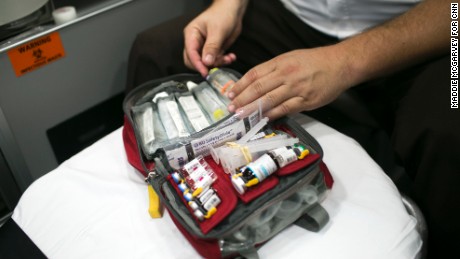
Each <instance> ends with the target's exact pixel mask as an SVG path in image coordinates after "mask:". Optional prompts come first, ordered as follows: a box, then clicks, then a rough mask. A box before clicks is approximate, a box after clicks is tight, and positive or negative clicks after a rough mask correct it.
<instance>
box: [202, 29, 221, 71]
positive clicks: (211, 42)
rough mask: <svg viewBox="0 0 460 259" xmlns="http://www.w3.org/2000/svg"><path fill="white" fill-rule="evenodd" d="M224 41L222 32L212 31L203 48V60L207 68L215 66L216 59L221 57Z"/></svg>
mask: <svg viewBox="0 0 460 259" xmlns="http://www.w3.org/2000/svg"><path fill="white" fill-rule="evenodd" d="M223 41H224V35H223V34H222V32H221V30H210V31H209V33H208V35H207V38H206V41H205V43H204V46H203V53H202V59H203V63H204V65H206V66H212V65H214V62H215V61H216V57H218V56H219V53H221V52H222V51H223V50H222V43H223Z"/></svg>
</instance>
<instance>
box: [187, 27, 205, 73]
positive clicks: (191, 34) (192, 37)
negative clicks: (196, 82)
mask: <svg viewBox="0 0 460 259" xmlns="http://www.w3.org/2000/svg"><path fill="white" fill-rule="evenodd" d="M184 34H185V35H184V37H185V49H184V52H185V53H184V62H185V64H186V65H188V66H189V67H190V68H192V69H196V70H197V71H198V72H199V73H200V74H201V75H202V76H206V75H207V74H208V68H207V67H206V65H205V64H204V63H203V61H202V60H201V50H202V47H203V42H204V37H203V35H202V34H201V33H200V31H199V30H198V29H195V28H192V29H186V30H185V32H184Z"/></svg>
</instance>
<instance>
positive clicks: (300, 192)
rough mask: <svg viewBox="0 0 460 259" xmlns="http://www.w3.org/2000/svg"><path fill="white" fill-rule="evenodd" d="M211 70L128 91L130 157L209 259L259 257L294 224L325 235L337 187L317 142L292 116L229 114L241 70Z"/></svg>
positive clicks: (127, 145)
mask: <svg viewBox="0 0 460 259" xmlns="http://www.w3.org/2000/svg"><path fill="white" fill-rule="evenodd" d="M213 72H216V73H214V75H213V74H210V76H209V77H208V78H207V79H203V78H202V77H201V76H199V75H198V74H178V75H174V76H170V77H166V78H161V79H157V80H153V81H149V82H146V83H144V84H142V85H140V86H139V87H137V88H135V89H134V90H132V91H131V92H129V93H128V94H127V96H126V97H125V100H124V102H123V109H124V112H125V121H124V129H123V139H124V145H125V150H126V153H127V158H128V160H129V163H130V164H131V165H132V166H134V167H135V168H136V169H137V170H138V171H139V172H140V173H141V174H143V175H144V176H145V179H146V182H147V183H148V184H149V185H150V186H151V187H153V190H154V191H155V193H156V194H157V195H158V197H159V201H160V202H161V204H162V205H163V206H164V207H166V209H167V210H168V212H169V214H170V216H171V218H172V219H173V221H174V223H175V224H176V226H177V228H178V229H179V230H180V232H181V233H182V234H183V235H184V236H185V237H186V238H187V240H188V241H189V242H190V244H191V245H192V246H193V247H194V248H195V249H196V250H197V252H198V253H199V254H200V255H201V256H203V257H205V258H222V257H224V258H230V257H235V256H243V257H250V256H254V254H256V253H257V248H258V247H259V246H260V245H263V244H264V243H266V242H267V241H268V240H270V239H271V238H272V237H273V236H275V235H276V234H278V233H279V232H280V231H281V230H283V229H285V228H286V227H288V226H290V225H292V224H297V225H299V226H301V227H303V228H305V229H307V230H310V231H319V230H320V229H321V228H322V227H323V226H324V225H325V224H326V223H327V222H328V220H329V216H328V213H327V212H326V211H325V210H324V208H323V207H322V206H321V204H320V203H321V201H322V200H324V198H325V197H326V196H327V193H328V190H329V189H330V188H332V185H333V179H332V177H331V175H330V173H329V171H328V169H327V167H326V165H325V164H324V163H323V162H322V157H323V151H322V149H321V146H320V145H319V143H318V142H317V141H316V140H315V139H314V138H313V137H312V136H311V135H310V134H309V133H308V132H307V131H306V130H305V129H304V128H302V127H301V126H300V125H299V124H298V123H297V122H296V121H294V120H293V119H291V118H289V117H283V118H281V119H278V120H276V121H270V122H267V119H266V118H263V117H262V114H261V112H260V111H254V112H253V113H251V114H249V116H247V117H245V118H240V117H238V116H236V115H235V114H228V111H227V110H226V105H227V104H228V99H226V98H225V97H224V96H225V95H224V94H223V93H224V92H225V91H226V90H228V89H230V88H231V86H232V83H234V82H235V81H236V80H238V78H239V77H240V75H239V74H238V73H237V72H235V71H232V70H227V69H226V70H222V69H220V70H219V71H215V70H213ZM217 72H218V73H222V75H221V74H218V73H217ZM159 220H161V219H159ZM291 242H295V240H292V241H291Z"/></svg>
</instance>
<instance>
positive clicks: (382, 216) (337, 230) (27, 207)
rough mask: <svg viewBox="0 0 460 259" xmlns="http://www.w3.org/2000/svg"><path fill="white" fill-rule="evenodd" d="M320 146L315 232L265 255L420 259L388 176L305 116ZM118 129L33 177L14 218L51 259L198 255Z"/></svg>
mask: <svg viewBox="0 0 460 259" xmlns="http://www.w3.org/2000/svg"><path fill="white" fill-rule="evenodd" d="M293 117H294V118H295V119H296V120H297V121H298V122H299V123H300V124H301V125H302V126H303V127H305V128H306V130H307V131H308V132H310V134H311V135H313V136H314V137H315V138H316V139H317V140H318V142H319V143H320V144H321V145H322V148H323V150H324V161H325V163H326V164H327V165H328V167H329V169H330V171H331V173H332V175H333V177H334V181H335V182H334V186H333V188H332V190H331V191H330V193H329V194H328V196H327V198H326V199H325V200H324V202H323V206H324V208H325V209H326V210H327V211H328V212H329V214H330V221H329V223H328V224H327V225H326V226H325V227H324V228H323V229H322V230H321V231H320V232H318V233H314V232H309V231H306V230H304V229H302V228H300V227H298V226H291V227H289V228H287V229H285V230H284V231H282V232H281V233H280V234H278V235H277V236H275V237H274V238H273V239H271V240H270V241H269V242H267V243H266V244H265V245H263V246H262V247H261V248H260V250H259V255H260V257H261V258H315V259H316V258H334V259H336V258H341V259H343V258H353V259H356V258H392V259H397V258H418V257H419V256H420V253H421V250H422V247H423V241H422V238H421V236H420V234H419V232H418V231H417V225H418V224H417V220H416V218H415V217H413V216H411V215H410V214H409V213H408V210H407V209H406V207H405V206H404V204H403V202H402V198H401V195H400V194H399V192H398V190H397V189H396V187H395V186H394V184H393V183H392V181H391V180H390V179H389V178H388V177H387V176H386V174H385V173H384V172H383V171H382V169H381V168H380V167H379V166H378V165H377V164H376V163H375V162H374V161H373V160H372V159H371V158H370V157H369V156H368V154H367V153H366V152H365V151H364V149H363V148H362V147H361V146H360V145H358V144H357V143H356V142H355V141H354V140H352V139H351V138H349V137H346V136H345V135H343V134H341V133H339V132H337V131H336V130H334V129H332V128H330V127H328V126H326V125H325V124H322V123H320V122H318V121H316V120H314V119H311V118H310V117H307V116H305V115H302V114H298V115H295V116H293ZM121 132H122V130H121V129H118V130H116V131H114V132H112V133H111V134H109V135H108V136H106V137H104V138H103V139H101V140H99V141H98V142H96V143H95V144H93V145H92V146H90V147H88V148H86V149H85V150H83V151H81V152H80V153H78V154H77V155H75V156H73V157H72V158H70V159H69V160H67V161H65V162H64V163H62V164H61V165H60V166H59V167H58V168H56V169H55V170H53V171H51V172H50V173H48V174H46V175H45V176H43V177H41V178H39V179H38V180H36V181H35V182H34V183H33V184H32V185H31V186H30V187H29V188H28V189H27V190H26V192H25V193H24V194H23V195H22V197H21V200H20V201H19V204H18V205H17V207H16V209H15V210H14V213H13V216H12V219H13V220H14V222H15V223H16V224H17V225H18V226H19V227H20V228H21V229H22V230H23V231H24V232H25V233H26V234H27V235H28V236H29V237H30V239H31V240H32V241H33V242H34V243H35V244H36V245H37V247H38V248H39V249H40V250H41V251H42V252H43V253H44V254H45V255H46V256H47V257H49V258H111V259H114V258H197V257H199V255H198V254H197V252H195V250H194V249H193V248H192V246H191V245H190V244H189V243H188V242H187V240H186V239H185V238H184V237H183V236H182V235H181V234H180V232H179V231H177V229H176V227H175V226H174V224H173V222H172V221H171V218H170V217H169V215H168V213H165V215H164V217H163V218H161V219H152V218H150V217H149V214H148V212H147V208H148V195H147V185H146V183H145V182H144V179H143V177H142V176H141V174H140V173H138V172H135V169H134V168H133V167H131V166H130V165H129V164H128V162H127V159H126V155H125V151H124V148H123V142H122V136H121Z"/></svg>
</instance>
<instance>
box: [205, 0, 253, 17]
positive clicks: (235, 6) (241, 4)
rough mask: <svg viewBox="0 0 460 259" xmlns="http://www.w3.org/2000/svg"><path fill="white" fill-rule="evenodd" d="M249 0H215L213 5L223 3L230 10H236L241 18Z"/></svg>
mask: <svg viewBox="0 0 460 259" xmlns="http://www.w3.org/2000/svg"><path fill="white" fill-rule="evenodd" d="M248 3H249V0H213V5H222V6H224V8H225V9H226V10H227V11H228V12H234V13H235V14H236V15H237V17H240V18H241V19H242V18H243V16H244V13H245V12H246V8H247V6H248Z"/></svg>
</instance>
